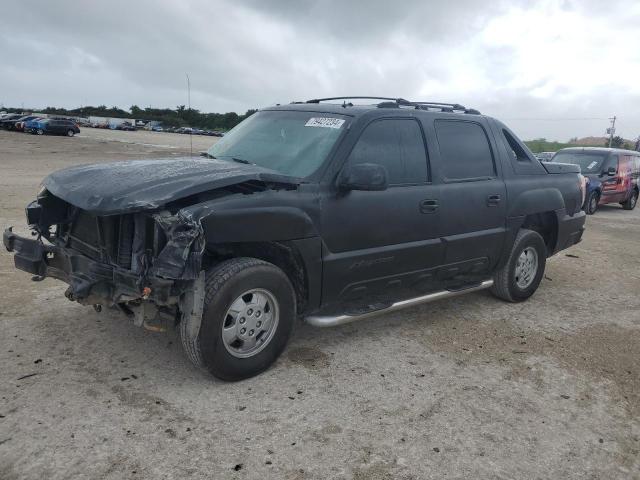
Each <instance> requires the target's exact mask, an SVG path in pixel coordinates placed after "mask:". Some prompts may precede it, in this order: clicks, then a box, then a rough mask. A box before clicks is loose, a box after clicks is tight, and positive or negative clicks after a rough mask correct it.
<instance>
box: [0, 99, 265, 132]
mask: <svg viewBox="0 0 640 480" xmlns="http://www.w3.org/2000/svg"><path fill="white" fill-rule="evenodd" d="M4 110H6V111H8V112H22V111H26V110H25V109H23V108H5V109H4ZM32 111H38V112H42V113H46V114H51V115H68V116H72V117H85V118H86V117H89V116H95V117H116V118H130V119H135V120H152V121H158V122H161V123H162V125H163V126H165V127H193V128H201V129H205V130H230V129H232V128H233V127H235V126H236V125H237V124H238V123H240V122H241V121H242V120H244V119H245V118H247V117H249V116H251V115H253V114H254V113H255V112H256V111H257V110H254V109H251V110H247V111H246V113H244V114H243V115H238V114H237V113H236V112H227V113H203V112H201V111H200V110H197V109H195V108H186V107H185V105H178V106H177V107H176V108H175V109H171V108H151V107H146V108H140V107H139V106H138V105H131V107H130V108H129V110H128V111H127V110H123V109H121V108H118V107H115V106H114V107H111V108H109V107H107V106H106V105H100V106H97V107H92V106H86V107H79V108H73V109H66V108H58V107H46V108H44V109H42V110H32Z"/></svg>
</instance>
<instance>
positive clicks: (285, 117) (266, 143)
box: [207, 110, 347, 177]
mask: <svg viewBox="0 0 640 480" xmlns="http://www.w3.org/2000/svg"><path fill="white" fill-rule="evenodd" d="M346 126H347V117H343V116H341V115H335V114H330V113H318V112H300V111H297V112H291V111H281V110H279V111H262V112H257V113H254V114H253V115H251V116H250V117H249V118H247V119H246V120H245V121H243V122H242V123H240V124H239V125H237V126H236V127H235V128H234V129H233V130H231V131H230V132H229V133H227V134H226V135H225V136H224V137H222V138H221V139H220V141H219V142H218V143H216V144H215V145H213V146H212V147H211V148H210V149H209V151H208V152H207V153H208V154H209V155H211V156H212V157H215V158H221V159H223V160H230V161H236V162H241V163H251V164H254V165H258V166H260V167H265V168H269V169H271V170H276V171H277V172H280V173H284V174H286V175H292V176H295V177H307V176H309V175H311V174H312V173H313V172H315V171H316V170H317V169H318V167H320V165H322V163H323V162H324V160H325V159H326V157H327V155H328V154H329V151H330V150H331V148H332V147H333V145H334V144H335V143H336V140H337V139H338V137H339V136H340V134H341V133H342V131H343V130H344V129H345V128H346Z"/></svg>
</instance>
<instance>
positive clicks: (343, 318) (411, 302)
mask: <svg viewBox="0 0 640 480" xmlns="http://www.w3.org/2000/svg"><path fill="white" fill-rule="evenodd" d="M492 285H493V280H485V281H484V282H482V283H479V284H476V285H472V286H470V287H466V288H461V289H459V290H441V291H439V292H433V293H429V294H427V295H422V296H421V297H415V298H409V299H408V300H402V301H399V302H396V303H393V304H391V305H389V306H388V307H386V308H381V309H379V310H372V311H369V312H365V313H362V314H354V315H348V314H344V315H311V316H309V317H306V318H305V319H304V320H305V322H307V323H308V324H310V325H313V326H314V327H334V326H336V325H342V324H345V323H350V322H354V321H356V320H364V319H365V318H371V317H375V316H377V315H382V314H384V313H392V312H396V311H398V310H402V309H403V308H409V307H414V306H416V305H421V304H423V303H430V302H434V301H436V300H441V299H443V298H451V297H457V296H458V295H462V294H464V293H470V292H476V291H478V290H484V289H486V288H489V287H491V286H492Z"/></svg>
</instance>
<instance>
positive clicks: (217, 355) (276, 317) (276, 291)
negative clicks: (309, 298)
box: [180, 257, 296, 381]
mask: <svg viewBox="0 0 640 480" xmlns="http://www.w3.org/2000/svg"><path fill="white" fill-rule="evenodd" d="M295 318H296V301H295V294H294V290H293V287H292V286H291V283H290V282H289V278H288V277H287V275H286V274H285V273H284V272H283V271H282V270H280V269H279V268H278V267H276V266H275V265H273V264H270V263H267V262H264V261H262V260H258V259H255V258H246V257H245V258H234V259H231V260H226V261H224V262H222V263H220V264H218V265H216V266H215V267H213V268H212V269H211V270H210V271H209V272H207V276H206V284H205V302H204V312H203V314H202V321H201V325H200V331H199V333H198V335H197V338H191V337H190V336H189V328H188V326H187V324H186V322H182V323H181V327H180V335H181V338H182V344H183V347H184V350H185V352H186V353H187V356H188V357H189V359H190V360H191V361H192V362H193V363H194V364H195V365H197V366H198V367H201V368H204V369H206V370H207V371H209V372H210V373H212V374H213V375H214V376H216V377H218V378H220V379H222V380H227V381H235V380H242V379H244V378H248V377H252V376H254V375H257V374H258V373H260V372H262V371H264V370H266V369H267V368H268V367H269V366H270V365H271V364H272V363H273V362H274V361H275V360H276V359H277V358H278V356H279V355H280V354H281V353H282V351H283V350H284V348H285V346H286V344H287V341H288V340H289V336H290V335H291V332H292V330H293V325H294V322H295Z"/></svg>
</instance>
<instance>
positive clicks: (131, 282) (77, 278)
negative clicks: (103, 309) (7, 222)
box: [2, 228, 178, 305]
mask: <svg viewBox="0 0 640 480" xmlns="http://www.w3.org/2000/svg"><path fill="white" fill-rule="evenodd" d="M2 241H3V243H4V246H5V247H6V249H7V250H8V251H9V252H14V253H15V255H14V262H15V266H16V268H18V269H20V270H24V271H25V272H28V273H30V274H32V275H36V276H38V277H52V278H56V279H58V280H62V281H63V282H65V283H67V284H68V285H69V289H68V290H67V297H68V298H69V299H70V300H75V301H78V302H79V303H83V304H87V305H92V304H117V303H122V302H127V301H131V300H136V299H140V298H142V297H143V296H144V297H145V299H147V298H148V299H149V300H152V301H153V302H154V303H156V304H157V305H174V304H176V303H177V301H178V295H177V294H176V292H174V285H175V284H176V281H175V280H170V279H164V278H159V277H156V276H151V275H148V276H146V277H145V278H144V285H141V278H140V275H138V274H135V273H133V272H131V271H129V270H125V269H122V268H119V267H117V266H114V265H108V264H104V263H101V262H98V261H95V260H92V259H91V258H89V257H87V256H85V255H83V254H81V253H78V252H77V251H75V250H72V249H69V248H64V247H59V246H56V245H47V244H45V243H43V242H42V241H41V240H39V239H31V238H24V237H21V236H19V235H17V234H15V233H13V231H12V229H11V228H8V229H7V230H5V231H4V234H3V236H2ZM143 290H144V292H143Z"/></svg>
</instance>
